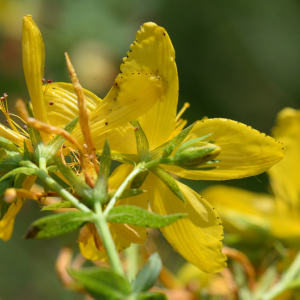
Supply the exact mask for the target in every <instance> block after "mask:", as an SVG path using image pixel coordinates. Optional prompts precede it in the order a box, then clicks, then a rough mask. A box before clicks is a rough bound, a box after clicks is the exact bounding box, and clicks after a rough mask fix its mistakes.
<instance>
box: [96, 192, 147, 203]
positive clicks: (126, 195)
mask: <svg viewBox="0 0 300 300" xmlns="http://www.w3.org/2000/svg"><path fill="white" fill-rule="evenodd" d="M116 192H117V190H114V191H110V192H108V193H107V194H106V197H105V199H104V200H103V202H101V203H102V204H106V203H108V202H109V201H110V200H111V199H112V198H113V196H114V195H115V193H116ZM147 192H148V191H147V190H139V189H126V190H125V191H124V192H123V193H122V195H121V196H120V197H119V198H118V200H121V199H126V198H131V197H135V196H138V195H140V194H143V193H147Z"/></svg>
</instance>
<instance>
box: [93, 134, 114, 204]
mask: <svg viewBox="0 0 300 300" xmlns="http://www.w3.org/2000/svg"><path fill="white" fill-rule="evenodd" d="M110 165H111V158H110V149H109V144H108V141H107V140H106V141H105V145H104V148H103V152H102V156H101V160H100V169H99V173H98V178H97V180H96V183H95V186H94V192H93V196H94V200H95V201H99V202H101V203H103V202H105V200H106V193H107V189H108V177H109V173H110Z"/></svg>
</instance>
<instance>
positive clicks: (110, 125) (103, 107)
mask: <svg viewBox="0 0 300 300" xmlns="http://www.w3.org/2000/svg"><path fill="white" fill-rule="evenodd" d="M151 26H152V24H151V23H149V24H148V25H146V26H145V27H144V28H142V29H141V32H143V33H141V34H140V35H141V37H140V38H139V35H138V38H139V41H136V42H134V44H135V45H136V49H137V51H136V54H137V56H136V57H134V58H129V59H127V61H126V59H124V63H123V64H122V66H121V71H120V74H119V75H118V76H117V78H116V80H115V82H114V85H113V87H112V88H111V90H110V91H109V92H108V94H107V96H106V97H105V98H104V99H103V100H101V99H100V98H98V97H97V96H96V95H94V94H93V93H91V92H89V91H87V90H84V95H85V98H86V101H87V108H88V110H89V112H90V123H89V124H90V127H91V136H92V138H93V140H94V141H95V144H96V146H97V145H98V144H99V143H100V144H101V143H102V142H103V141H104V140H105V139H106V138H107V137H109V135H110V134H115V133H114V132H115V131H116V128H117V127H119V126H122V125H125V127H126V126H127V125H126V123H128V122H129V121H132V120H135V119H136V118H138V117H139V116H141V115H142V114H144V113H145V112H147V111H148V110H149V109H151V107H152V106H153V105H154V104H155V103H156V102H157V101H159V100H160V99H163V96H162V94H163V92H164V90H163V86H164V83H163V82H162V79H161V78H160V77H159V76H158V74H157V72H156V71H153V72H150V70H148V69H147V64H148V60H149V61H151V60H153V59H154V58H155V56H156V53H158V51H160V50H162V57H163V55H165V52H164V51H163V47H164V45H163V43H162V40H163V39H162V38H160V37H159V36H158V33H156V32H154V31H153V30H152V29H151ZM129 56H130V54H129ZM22 57H23V68H24V73H25V79H26V83H27V86H28V91H29V95H30V99H31V102H32V108H33V113H34V117H35V119H37V120H39V121H41V122H43V123H46V124H47V123H48V124H50V125H52V126H57V127H60V128H63V127H65V125H67V123H69V122H70V121H72V120H73V119H74V118H75V117H77V116H78V114H79V111H78V105H77V94H76V93H75V90H74V87H73V85H72V84H68V83H52V82H51V81H49V82H47V84H44V85H43V82H44V81H45V79H43V77H44V69H45V67H44V66H45V51H44V42H43V39H42V35H41V32H40V30H39V28H38V27H37V25H36V24H35V23H34V21H33V20H32V17H31V16H30V15H26V16H24V17H23V40H22ZM157 57H158V59H159V55H158V56H157ZM162 57H161V58H162ZM155 59H156V58H155ZM160 63H162V64H163V62H160ZM6 98H7V97H5V99H4V100H5V101H6ZM0 104H1V106H0V108H1V110H2V111H3V112H4V114H5V115H6V117H7V119H8V123H9V125H10V126H11V128H12V129H9V128H7V127H6V126H4V125H2V124H0V135H1V136H2V137H4V138H6V139H7V140H9V141H11V142H13V143H14V144H15V145H17V146H19V147H23V145H24V141H25V142H26V144H27V147H28V149H29V151H30V152H33V151H34V145H33V144H34V143H32V141H30V139H29V135H28V133H27V132H26V131H25V130H24V129H23V128H22V127H19V130H20V131H21V133H20V132H19V130H18V128H17V124H16V123H14V122H13V120H11V115H10V114H9V113H8V109H7V103H6V104H4V102H2V101H0ZM41 136H42V139H43V143H44V144H47V143H48V142H49V141H50V140H51V139H52V137H53V136H51V135H50V134H49V133H46V132H42V131H41ZM73 136H74V137H75V138H76V139H77V140H78V141H79V143H81V145H82V144H83V143H84V139H83V135H82V132H81V130H80V126H79V125H77V127H76V128H75V129H74V131H73ZM99 149H100V148H99ZM26 188H29V189H30V187H28V186H26ZM13 205H14V206H11V209H10V210H9V213H8V214H6V215H5V216H4V217H5V218H4V219H3V220H2V221H0V229H1V234H0V238H2V237H4V239H5V240H8V239H9V238H10V236H11V232H12V225H11V224H13V222H14V218H15V215H16V213H17V212H18V211H19V209H20V208H21V206H22V201H16V202H15V204H13ZM13 207H14V209H13ZM7 224H10V225H9V226H8V225H7Z"/></svg>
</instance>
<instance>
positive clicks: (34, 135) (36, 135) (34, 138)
mask: <svg viewBox="0 0 300 300" xmlns="http://www.w3.org/2000/svg"><path fill="white" fill-rule="evenodd" d="M26 109H27V112H28V114H29V116H30V117H31V118H34V114H33V111H32V108H31V105H30V104H29V103H26ZM27 130H28V134H29V136H30V140H31V142H32V146H33V148H34V149H35V148H36V147H37V145H39V144H44V142H43V139H42V136H41V133H40V132H39V131H38V130H37V129H35V128H33V127H31V126H29V125H27Z"/></svg>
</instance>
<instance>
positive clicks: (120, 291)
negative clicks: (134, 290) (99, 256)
mask: <svg viewBox="0 0 300 300" xmlns="http://www.w3.org/2000/svg"><path fill="white" fill-rule="evenodd" d="M69 273H70V275H71V276H72V277H73V278H74V279H75V280H77V281H78V282H79V283H80V284H82V285H83V287H84V288H85V290H87V292H88V293H89V294H90V295H91V296H92V297H93V298H94V299H97V300H120V299H124V300H125V299H127V297H128V296H129V295H130V286H129V284H128V282H127V281H126V279H125V278H124V277H122V276H120V275H119V274H117V273H116V272H114V271H113V270H111V269H108V268H99V267H93V268H85V269H79V270H78V269H70V270H69Z"/></svg>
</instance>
